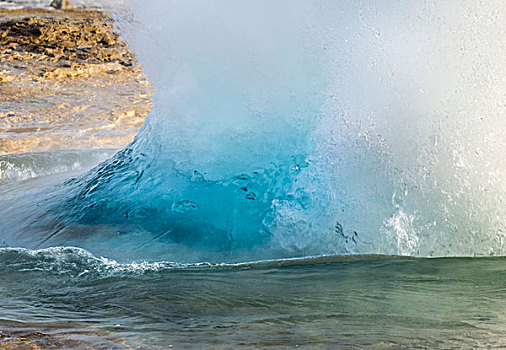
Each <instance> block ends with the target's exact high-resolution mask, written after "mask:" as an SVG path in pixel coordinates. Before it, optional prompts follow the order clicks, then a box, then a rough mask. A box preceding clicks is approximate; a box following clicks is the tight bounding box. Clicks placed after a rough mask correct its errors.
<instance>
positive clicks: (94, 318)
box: [0, 1, 506, 349]
mask: <svg viewBox="0 0 506 350" xmlns="http://www.w3.org/2000/svg"><path fill="white" fill-rule="evenodd" d="M108 11H110V13H111V14H112V15H113V16H114V18H115V21H116V25H117V27H118V30H119V31H120V32H121V33H122V36H123V37H124V38H125V40H126V41H127V42H128V43H129V45H130V46H131V47H132V49H133V50H134V52H136V53H137V55H138V58H139V60H140V62H141V63H142V65H143V69H144V71H145V72H146V74H147V75H148V77H149V79H150V81H151V82H152V83H153V85H154V86H155V89H156V92H155V95H154V107H153V109H152V111H151V113H150V115H149V116H148V118H147V119H146V122H145V124H144V127H143V128H142V130H141V131H140V132H139V134H138V135H137V136H136V138H135V140H134V141H133V142H132V143H131V144H130V145H128V146H127V147H126V148H125V149H123V150H119V151H111V150H104V151H89V152H88V151H87V152H84V151H73V152H69V151H66V152H51V153H40V154H28V155H27V154H25V155H19V156H13V155H10V156H2V158H1V159H0V162H1V163H0V164H1V166H2V167H1V168H0V170H1V171H2V173H1V176H0V214H1V215H2V218H3V219H2V220H1V221H0V234H1V235H0V247H2V248H1V249H0V272H1V276H2V282H1V284H0V299H1V302H0V325H2V327H3V329H5V331H2V332H5V333H6V334H21V335H23V334H25V335H26V336H27V337H28V338H29V339H32V338H33V337H34V334H38V333H37V332H41V334H42V336H40V337H39V338H37V339H38V340H37V341H39V342H46V343H44V344H46V346H53V345H54V346H55V347H68V348H77V347H79V346H81V347H83V348H84V347H85V346H92V347H96V348H100V347H101V348H115V347H117V348H129V347H130V348H167V347H169V346H173V347H175V348H236V347H246V348H294V347H302V348H336V347H337V348H339V347H341V348H371V349H376V348H394V349H395V348H399V349H403V348H459V349H460V348H481V347H502V346H505V343H506V338H505V334H504V329H505V327H504V326H505V322H506V320H505V318H504V317H503V314H504V310H505V309H504V307H505V305H504V302H503V300H502V299H503V298H502V297H501V295H502V292H503V290H504V288H503V284H504V276H503V275H504V273H503V270H504V258H503V256H504V255H505V252H506V247H505V242H504V240H505V235H506V207H505V206H504V202H505V200H506V186H505V184H506V171H505V170H506V148H505V147H504V146H503V145H504V144H506V133H504V131H505V121H504V120H505V118H506V113H505V108H506V106H505V101H506V82H505V80H504V77H505V76H506V66H505V65H504V62H505V61H506V42H505V41H504V39H503V33H504V30H505V29H506V28H505V23H506V21H505V19H506V18H505V17H506V5H504V4H503V3H502V2H499V1H497V2H487V3H483V2H481V3H475V2H469V3H467V2H466V3H464V4H463V3H461V2H460V1H445V2H439V1H430V2H429V1H424V2H419V1H417V2H415V1H412V2H402V3H389V2H384V1H372V2H368V3H367V4H364V3H362V2H352V1H347V2H341V3H335V2H332V1H279V2H272V1H255V2H249V3H247V2H242V1H241V2H230V1H217V2H212V3H211V2H206V1H170V2H167V1H154V2H152V3H150V5H149V6H146V5H141V4H139V3H138V2H135V1H126V3H125V4H123V5H121V6H119V5H112V7H111V8H109V9H108ZM1 334H3V333H0V340H1V337H2V335H1ZM32 341H33V339H32ZM58 342H60V343H58ZM58 344H59V345H58ZM90 344H91V345H90Z"/></svg>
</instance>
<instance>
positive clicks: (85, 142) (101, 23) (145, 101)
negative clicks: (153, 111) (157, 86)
mask: <svg viewBox="0 0 506 350" xmlns="http://www.w3.org/2000/svg"><path fill="white" fill-rule="evenodd" d="M150 107H151V86H150V84H149V82H148V81H147V79H146V77H145V76H144V75H143V74H142V72H141V68H140V66H139V65H138V64H137V62H136V61H135V58H134V57H133V55H132V54H131V52H130V51H129V50H128V47H127V46H126V44H125V43H124V42H123V41H122V40H121V38H120V37H119V36H118V35H117V34H116V33H115V32H114V30H113V24H112V22H111V20H110V19H109V18H107V17H106V16H104V14H102V13H101V12H99V11H90V10H72V11H57V10H54V11H48V10H37V9H22V10H0V155H1V154H9V153H23V152H38V151H47V150H55V149H91V148H119V147H123V146H125V145H126V144H127V143H128V142H130V141H131V140H132V139H133V136H134V135H135V134H136V133H137V131H138V130H139V128H140V127H141V126H142V124H143V122H144V119H145V117H146V116H147V114H148V112H149V109H150Z"/></svg>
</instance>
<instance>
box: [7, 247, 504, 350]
mask: <svg viewBox="0 0 506 350" xmlns="http://www.w3.org/2000/svg"><path fill="white" fill-rule="evenodd" d="M64 251H65V250H63V251H61V252H59V253H58V254H60V258H62V256H63V255H65V254H66V255H68V256H67V257H66V259H67V260H68V261H67V263H66V265H65V264H61V265H60V266H59V267H58V268H56V267H54V265H53V268H51V267H50V264H48V265H46V266H45V265H44V264H43V263H41V261H43V260H44V259H49V260H51V259H50V258H49V255H50V254H53V256H56V255H58V254H57V253H56V252H51V253H49V252H37V253H35V252H32V253H33V254H34V255H35V256H32V257H31V258H28V257H27V256H26V252H25V253H23V252H14V251H10V252H6V251H2V252H1V253H0V274H1V276H2V283H1V285H0V329H3V330H4V332H5V330H8V331H11V332H13V330H16V331H17V332H19V333H20V334H25V335H26V334H28V336H29V335H30V334H31V333H33V332H36V331H37V332H40V333H41V334H42V335H39V337H38V338H37V337H33V336H32V338H31V339H32V340H33V341H34V342H37V341H38V342H39V343H40V342H43V341H44V342H45V344H60V345H61V344H72V346H71V347H69V348H79V347H81V348H85V346H90V344H91V346H92V347H96V348H138V349H143V348H153V349H166V348H169V346H173V347H174V348H176V349H180V348H192V349H203V348H209V349H211V348H228V349H231V348H238V347H242V348H266V349H267V348H296V347H297V348H307V349H313V348H315V349H316V348H318V349H321V348H323V349H326V348H328V349H335V348H346V349H354V348H356V349H359V348H366V349H378V348H383V349H405V348H421V349H434V348H438V349H452V348H453V349H468V348H487V347H497V348H500V347H504V346H506V331H505V329H506V318H505V316H504V315H505V311H506V301H505V299H504V298H502V297H501V295H503V293H505V281H506V273H505V271H506V263H505V261H504V259H502V258H481V259H468V258H459V259H407V258H379V257H369V258H368V257H354V258H340V259H337V258H336V259H334V260H335V261H334V262H330V261H331V260H332V259H329V258H327V259H326V261H327V262H325V260H323V262H321V263H315V261H310V262H308V263H305V264H304V263H301V262H299V264H295V265H288V266H281V267H280V266H276V264H274V263H271V264H267V265H266V266H263V267H259V268H251V267H245V266H242V267H235V268H232V267H229V268H219V267H209V266H206V267H192V268H189V267H187V268H185V269H177V268H174V267H169V266H165V267H160V266H158V267H157V268H152V269H146V268H145V267H144V268H140V267H139V266H137V267H136V268H135V267H132V266H126V265H122V266H118V265H116V266H112V265H109V268H108V269H105V264H106V263H105V262H101V263H100V264H102V266H103V267H104V270H103V271H102V273H101V274H98V273H97V272H96V270H94V269H90V270H87V268H88V267H87V266H86V264H82V263H83V261H82V260H81V259H84V258H83V257H81V258H78V257H77V256H78V255H79V254H78V253H77V252H72V251H71V250H70V249H67V250H66V252H64ZM44 254H46V257H45V258H43V257H42V255H44ZM82 254H84V253H83V252H82ZM70 256H73V259H72V258H71V257H70ZM316 261H317V260H316ZM88 264H89V262H88ZM100 264H99V263H98V262H97V266H98V265H100ZM109 264H110V262H109ZM106 270H107V271H106ZM23 332H24V333H23ZM34 338H35V339H34Z"/></svg>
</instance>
